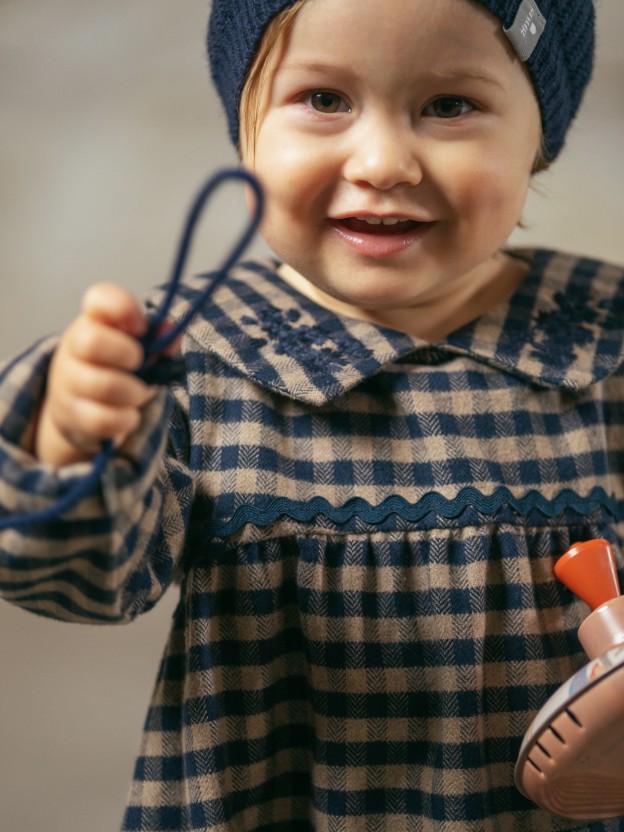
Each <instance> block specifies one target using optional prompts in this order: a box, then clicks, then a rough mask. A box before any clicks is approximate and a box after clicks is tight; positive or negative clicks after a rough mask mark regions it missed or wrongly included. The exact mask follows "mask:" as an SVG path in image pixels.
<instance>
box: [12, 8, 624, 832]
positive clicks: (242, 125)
mask: <svg viewBox="0 0 624 832" xmlns="http://www.w3.org/2000/svg"><path fill="white" fill-rule="evenodd" d="M593 31H594V14H593V8H592V3H591V2H590V0H539V2H533V0H480V1H479V2H476V0H436V2H431V0H391V2H389V0H303V2H289V0H213V3H212V12H211V23H210V31H209V52H210V59H211V67H212V73H213V77H214V80H215V83H216V86H217V88H218V91H219V93H220V95H221V97H222V99H223V102H224V105H225V111H226V113H227V117H228V123H229V130H230V134H231V137H232V139H233V141H234V142H235V143H236V145H237V146H238V148H239V152H240V156H241V159H242V162H243V164H244V165H245V166H246V167H247V168H248V169H250V170H251V171H253V172H254V173H255V174H256V175H257V176H258V177H259V179H260V181H261V182H262V183H263V186H264V189H265V192H266V197H267V209H266V214H265V218H264V221H263V225H262V233H263V236H264V238H265V239H266V241H267V242H268V244H269V245H270V246H271V248H272V249H273V251H274V252H275V259H270V260H267V261H263V262H249V263H245V264H243V265H241V266H239V267H236V268H234V269H232V271H231V274H230V275H229V276H228V279H227V280H226V281H225V282H223V283H221V284H220V285H219V286H218V287H217V288H216V290H215V292H214V294H213V295H212V297H211V301H210V304H208V306H207V308H205V309H204V311H203V312H202V313H201V315H199V316H198V317H197V318H196V319H195V320H194V321H193V322H192V324H191V325H190V326H189V328H188V331H187V333H186V337H185V339H184V343H183V345H182V347H181V355H182V357H183V359H184V363H185V376H184V379H183V380H181V381H178V382H176V383H174V384H172V385H171V388H170V391H169V393H167V392H166V391H164V390H162V389H161V390H160V391H159V392H156V393H155V392H154V391H153V389H152V388H151V387H150V386H149V385H147V384H145V383H144V382H143V381H141V380H140V379H139V378H137V377H136V376H135V375H134V372H133V371H134V370H135V369H136V368H137V367H139V365H140V364H141V361H142V348H141V346H140V343H139V338H140V337H141V335H142V334H143V333H144V332H145V329H146V327H147V323H146V315H145V312H144V311H143V310H142V308H141V306H140V305H139V304H138V302H137V301H136V300H134V298H133V297H132V296H130V295H129V294H128V293H127V292H126V291H125V290H123V289H122V288H120V287H117V286H114V285H108V284H106V285H98V286H96V287H94V288H92V289H90V290H89V291H88V292H87V294H86V296H85V300H84V304H83V308H82V312H81V314H80V315H79V317H78V318H77V320H76V321H75V322H74V323H73V324H72V325H71V326H70V327H69V328H68V329H67V331H66V332H65V333H64V334H63V335H62V337H61V338H60V340H58V342H57V341H56V340H53V341H46V342H44V343H42V344H39V345H38V346H36V347H35V348H33V349H32V350H30V351H29V352H28V353H27V354H26V355H24V356H22V357H21V358H20V359H19V360H16V361H14V362H12V363H11V364H10V365H9V366H8V368H7V369H6V370H5V372H4V374H3V378H2V399H1V405H0V408H1V409H0V439H1V445H0V475H1V486H0V497H1V504H2V507H3V511H4V513H5V515H9V514H16V515H17V514H23V513H24V512H30V511H33V510H35V509H41V508H45V507H46V506H48V505H51V504H53V503H54V502H55V501H56V500H57V499H58V498H59V496H61V495H63V494H65V493H66V492H67V489H70V488H72V487H73V485H75V483H76V481H77V480H78V479H79V478H80V477H82V476H83V475H84V474H85V471H88V470H89V466H90V461H91V460H92V458H93V456H94V454H95V453H96V451H97V450H98V448H99V447H100V445H101V443H102V441H103V440H105V439H110V438H112V439H113V441H114V444H115V448H116V453H115V456H114V459H113V460H112V461H111V464H110V465H109V466H108V467H107V468H106V470H105V471H104V473H103V475H102V478H101V484H100V486H99V487H98V488H97V489H96V490H94V491H93V492H92V493H91V494H89V495H88V496H86V497H85V498H84V499H83V500H82V501H81V502H80V504H79V505H77V506H75V507H74V508H71V509H69V510H68V511H66V512H64V513H62V515H61V516H59V517H58V518H56V519H52V520H50V521H49V522H48V523H47V524H45V525H43V524H41V523H38V524H32V525H31V526H27V527H26V528H23V529H11V530H7V531H5V532H3V533H2V535H1V536H0V587H1V589H2V592H3V594H4V596H5V597H6V598H7V599H8V600H9V601H12V602H13V603H16V604H19V605H21V606H22V607H24V608H26V609H30V610H33V611H35V612H38V613H41V614H43V615H48V616H52V617H56V618H62V619H65V620H68V621H77V622H87V623H123V622H129V621H131V620H132V619H133V618H135V616H137V615H139V614H141V613H143V612H145V611H147V610H149V609H150V608H151V607H152V606H153V605H154V604H156V603H157V601H158V600H159V598H160V597H161V596H162V595H163V593H164V592H165V590H166V589H167V587H169V586H170V584H171V583H172V582H174V581H176V580H179V582H180V602H179V605H178V607H177V610H176V613H175V617H174V621H173V626H172V630H171V635H170V638H169V642H168V645H167V648H166V652H165V654H164V658H163V661H162V665H161V668H160V672H159V674H158V679H157V683H156V686H155V690H154V693H153V699H152V702H151V706H150V708H149V712H148V716H147V720H146V723H145V733H144V741H143V746H142V749H141V752H140V756H139V758H138V761H137V764H136V770H135V777H134V784H133V787H132V791H131V795H130V799H129V805H128V808H127V811H126V814H125V819H124V822H123V828H124V830H136V831H137V832H138V830H141V832H148V831H151V830H210V832H226V830H227V832H306V830H309V831H310V832H311V831H312V830H316V831H317V832H503V830H504V832H509V830H513V832H549V831H550V830H562V829H576V830H584V831H585V832H588V830H593V831H594V832H598V830H624V820H622V819H620V820H617V819H613V820H609V821H604V822H602V823H594V824H583V823H580V822H578V821H576V822H573V821H566V820H564V819H561V818H556V817H554V816H553V815H550V814H548V813H547V812H545V811H543V810H541V809H539V808H538V807H536V806H535V805H533V804H532V803H531V802H530V801H528V800H527V799H526V798H525V797H523V796H522V795H521V794H520V793H519V792H518V791H517V789H516V788H515V786H514V762H515V759H516V756H517V753H518V750H519V747H520V742H521V739H522V736H523V734H524V732H525V731H526V730H527V728H528V726H529V724H530V722H531V719H532V717H533V716H534V714H535V712H536V710H537V709H538V708H540V707H541V706H542V705H543V704H544V702H545V701H546V699H547V697H548V696H549V695H550V694H551V693H552V692H553V691H554V690H555V688H557V687H558V686H559V685H560V684H561V683H562V682H564V681H565V680H566V679H567V678H568V677H569V676H571V675H572V673H573V672H574V671H576V670H577V669H578V668H579V667H580V666H581V665H582V664H583V663H584V662H585V660H586V659H585V656H584V654H583V652H582V650H581V648H580V645H579V643H578V640H577V636H576V631H577V628H578V625H579V624H580V622H581V621H582V619H583V618H584V611H583V607H582V604H581V603H580V602H578V601H576V600H575V599H573V598H572V597H571V595H570V593H569V592H568V591H567V590H565V589H564V588H562V587H561V586H559V585H558V584H557V582H556V581H555V579H554V577H553V563H554V560H555V559H556V558H557V557H558V556H559V555H561V554H562V553H563V552H564V551H565V550H566V549H567V548H568V547H569V546H570V545H571V544H572V543H573V542H576V541H582V540H585V539H588V538H593V537H604V538H608V539H609V540H610V541H611V542H612V543H613V544H615V545H616V546H618V544H619V543H620V541H621V536H622V532H623V527H622V519H623V516H624V515H623V509H624V478H623V472H624V406H623V402H624V382H623V379H622V374H623V369H622V367H623V356H624V345H623V335H624V328H623V326H622V320H623V311H624V310H623V303H622V301H623V290H624V280H623V278H624V274H623V271H622V269H620V268H616V267H614V266H611V265H608V264H605V263H601V262H597V261H595V260H590V259H586V258H582V257H576V256H572V255H569V254H561V253H557V252H554V251H549V250H523V251H509V250H506V249H505V248H504V246H505V242H506V240H507V238H508V236H509V235H510V233H511V231H512V230H513V229H514V227H515V226H516V225H517V223H518V221H519V219H520V216H521V212H522V209H523V205H524V201H525V197H526V193H527V188H528V187H529V184H530V182H531V177H532V175H533V173H534V172H535V171H537V170H539V169H541V168H543V167H544V166H546V165H547V164H548V163H550V162H551V161H552V160H553V159H554V158H555V157H556V156H557V155H558V154H559V151H560V150H561V148H562V145H563V143H564V140H565V136H566V133H567V130H568V127H569V125H570V123H571V121H572V119H573V117H574V115H575V113H576V111H577V108H578V106H579V102H580V100H581V97H582V94H583V91H584V89H585V87H586V84H587V82H588V79H589V76H590V73H591V66H592V58H593ZM212 279H213V278H211V276H210V275H203V276H200V277H197V278H194V279H192V280H190V281H189V282H188V283H187V284H186V285H185V286H184V288H183V290H182V291H181V294H180V297H179V298H178V300H177V301H176V303H175V304H174V306H173V308H172V311H171V317H172V318H173V319H179V318H180V317H181V316H182V315H183V314H184V311H185V309H187V308H188V306H189V304H191V303H192V302H193V300H194V298H196V297H197V296H198V294H199V293H200V292H201V291H202V290H203V288H204V287H205V286H206V285H208V284H209V283H210V281H211V280H212ZM160 296H161V293H159V292H155V293H154V295H153V297H152V298H151V304H152V305H154V304H156V303H157V301H158V299H159V297H160ZM618 557H620V555H619V550H618Z"/></svg>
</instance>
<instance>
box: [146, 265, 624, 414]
mask: <svg viewBox="0 0 624 832" xmlns="http://www.w3.org/2000/svg"><path fill="white" fill-rule="evenodd" d="M512 254H513V255H514V256H516V257H520V258H521V259H523V260H524V261H525V262H526V263H527V264H528V267H529V272H528V274H527V276H526V277H525V279H524V281H523V283H522V284H521V286H520V288H519V289H518V290H517V291H516V293H515V294H514V295H513V296H512V297H511V298H510V299H509V300H508V301H506V302H505V303H502V304H500V305H498V306H497V307H496V308H495V309H493V310H491V311H490V312H488V313H487V314H485V315H483V316H482V317H481V318H479V319H477V320H476V321H474V322H472V323H471V324H469V325H468V326H465V327H462V328H461V329H459V330H457V331H456V332H454V333H452V334H451V335H450V336H448V337H447V338H445V339H442V340H441V341H439V342H437V343H436V344H435V345H430V344H427V343H425V342H423V341H420V340H418V339H416V338H413V337H411V336H409V335H405V334H403V333H401V332H397V331H395V330H392V329H389V328H386V327H381V326H378V325H376V324H372V323H369V322H367V321H359V320H356V319H353V318H346V317H342V316H340V315H336V314H335V313H333V312H331V311H329V310H326V309H324V308H323V307H320V306H318V305H317V304H316V303H314V302H313V301H311V300H309V299H308V298H306V297H304V296H303V295H301V294H300V293H299V292H297V291H296V290H295V289H293V288H292V287H291V286H289V285H288V284H287V283H285V282H284V281H283V280H282V279H281V278H279V277H278V276H277V274H276V264H275V263H274V262H272V261H266V262H253V263H246V264H243V265H241V266H239V267H237V268H236V269H234V270H233V271H232V273H231V275H229V276H228V278H227V279H226V280H225V281H224V282H223V283H221V284H220V285H219V286H218V287H217V288H216V289H215V291H214V293H213V294H212V295H211V297H210V300H209V301H208V303H207V305H206V307H205V308H204V309H203V311H202V312H201V313H200V314H199V315H197V317H196V318H195V319H194V320H193V321H192V322H191V324H190V326H189V328H188V330H187V333H188V335H189V336H190V338H191V339H192V340H193V341H195V342H196V343H197V345H198V346H199V347H200V348H201V349H203V350H206V351H208V352H210V353H212V354H214V355H215V356H217V357H218V358H219V359H220V360H221V361H223V362H225V363H226V364H228V365H229V366H231V367H232V368H234V369H235V370H236V371H237V372H240V373H241V374H242V375H244V376H246V377H247V378H249V379H251V380H252V381H254V382H255V383H257V384H259V385H261V386H262V387H265V388H267V389H269V390H272V391H273V392H276V393H280V394H282V395H284V396H289V397H291V398H293V399H297V400H299V401H302V402H304V403H307V404H309V405H313V406H322V405H324V404H327V403H329V402H331V401H334V400H336V399H337V398H339V397H340V396H341V395H343V394H344V393H346V392H348V391H349V390H351V389H353V388H354V387H356V386H357V385H358V384H360V383H361V382H362V381H364V380H366V379H368V378H371V377H372V376H374V375H375V374H376V373H377V372H379V371H380V370H381V369H383V368H384V367H387V366H388V365H390V364H392V363H394V362H396V361H399V360H401V359H403V358H406V357H407V356H410V360H411V361H412V362H417V361H418V358H419V353H420V354H422V356H423V357H424V356H425V355H430V354H431V352H432V351H434V352H438V353H439V352H446V353H455V354H464V355H468V356H471V357H472V358H474V359H475V360H476V361H479V362H483V363H485V364H489V365H491V366H493V367H497V368H499V369H501V370H503V371H505V372H508V373H511V374H515V375H517V376H520V377H522V378H524V379H526V380H527V381H529V382H531V383H534V384H536V385H540V386H544V387H561V388H567V389H573V390H579V389H583V388H585V387H588V386H589V385H591V384H592V383H594V382H595V381H597V380H600V379H602V378H605V377H606V376H608V375H610V374H613V373H614V372H616V371H617V370H618V369H619V368H620V366H621V365H622V362H623V361H624V280H623V276H624V272H623V270H622V269H621V268H619V267H615V266H609V265H606V264H602V263H600V262H597V261H594V260H590V259H587V258H577V257H573V256H570V255H564V254H559V253H556V252H551V251H546V250H534V251H531V250H525V251H515V252H512ZM213 279H214V277H212V276H211V275H209V274H208V275H200V276H198V277H195V278H192V279H191V280H190V281H188V282H186V283H184V284H183V286H181V288H180V292H179V296H178V298H177V300H176V302H175V303H174V305H173V307H172V310H171V313H170V314H171V317H173V318H174V319H179V318H180V317H181V316H182V315H183V314H184V311H185V310H186V309H187V308H188V306H189V304H190V303H192V301H193V300H194V299H195V298H196V297H197V294H198V293H199V292H200V291H202V290H203V289H204V287H205V286H206V282H207V281H210V280H213ZM158 299H159V298H158V294H157V295H156V297H155V298H154V301H153V302H157V301H158Z"/></svg>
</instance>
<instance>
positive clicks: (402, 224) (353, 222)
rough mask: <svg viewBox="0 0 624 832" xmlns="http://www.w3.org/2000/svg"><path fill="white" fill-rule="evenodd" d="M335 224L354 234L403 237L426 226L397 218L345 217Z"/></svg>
mask: <svg viewBox="0 0 624 832" xmlns="http://www.w3.org/2000/svg"><path fill="white" fill-rule="evenodd" d="M337 222H338V223H339V224H340V225H342V226H344V228H345V229H346V230H347V231H353V232H354V233H356V234H374V235H376V236H386V235H404V234H405V233H407V232H410V231H415V230H416V229H417V228H419V227H420V226H422V225H427V224H428V223H422V222H416V221H415V220H404V219H400V218H398V217H383V218H382V217H366V218H364V217H345V218H343V219H341V220H337Z"/></svg>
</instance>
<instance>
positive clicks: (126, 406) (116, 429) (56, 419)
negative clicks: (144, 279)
mask: <svg viewBox="0 0 624 832" xmlns="http://www.w3.org/2000/svg"><path fill="white" fill-rule="evenodd" d="M146 329H147V321H146V318H145V314H144V312H143V311H142V309H141V307H140V305H139V303H138V301H137V300H136V299H135V298H134V296H133V295H131V294H130V293H129V292H127V291H126V290H125V289H122V288H121V287H119V286H115V285H113V284H109V283H102V284H98V285H96V286H93V287H92V288H91V289H89V290H88V291H87V293H86V294H85V296H84V299H83V303H82V311H81V314H80V315H79V316H78V318H76V320H75V321H74V322H73V323H72V324H71V325H70V326H69V327H68V329H67V330H66V331H65V333H64V335H63V336H62V338H61V341H60V343H59V345H58V348H57V350H56V352H55V354H54V357H53V359H52V362H51V365H50V371H49V375H48V384H47V392H46V396H45V399H44V402H43V406H42V409H41V413H40V416H39V420H38V423H37V427H36V431H35V436H34V440H33V451H34V454H35V456H36V457H37V458H38V459H39V460H40V461H42V462H47V463H50V464H51V465H53V466H54V467H57V468H58V467H62V466H64V465H68V464H71V463H73V462H80V461H83V460H88V459H91V458H92V457H93V456H94V455H95V454H96V453H97V451H98V450H99V448H100V447H101V445H102V442H103V441H104V440H105V439H112V440H113V441H114V442H115V444H116V445H117V446H119V445H121V444H122V443H123V441H124V440H125V439H126V438H127V437H128V436H129V435H130V434H132V433H133V432H134V431H135V430H136V429H137V428H138V427H139V425H140V422H141V410H142V408H143V407H144V406H145V405H146V404H147V403H148V402H149V401H150V400H151V399H152V398H153V396H154V394H155V392H156V391H155V389H154V388H151V387H149V386H148V385H147V384H145V383H144V382H143V381H141V380H140V379H138V378H137V377H136V376H135V375H134V371H135V370H137V369H138V368H139V366H140V365H141V363H142V360H143V349H142V347H141V345H140V343H139V341H138V340H137V339H138V338H140V336H141V335H143V334H144V333H145V331H146Z"/></svg>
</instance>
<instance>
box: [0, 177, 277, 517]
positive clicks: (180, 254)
mask: <svg viewBox="0 0 624 832" xmlns="http://www.w3.org/2000/svg"><path fill="white" fill-rule="evenodd" d="M232 180H239V181H241V182H242V183H244V184H245V185H248V186H249V187H250V188H251V190H252V192H253V194H254V207H253V212H252V216H251V219H250V220H249V223H248V224H247V227H246V228H245V230H244V231H243V233H242V234H241V236H240V238H239V239H238V240H237V241H236V243H235V244H234V246H233V247H232V250H231V251H230V253H229V254H228V255H227V257H226V258H225V260H224V262H223V263H222V264H221V266H220V267H219V268H218V269H217V270H216V271H214V272H212V273H211V277H212V278H213V280H212V281H211V282H210V283H209V284H208V285H207V286H206V288H205V289H204V291H203V292H201V293H200V294H199V295H198V297H197V298H196V299H195V300H194V302H193V303H192V304H191V305H190V306H189V308H188V309H187V311H186V312H185V313H184V315H183V316H182V317H181V318H180V320H178V321H176V322H175V324H173V325H171V326H167V328H166V329H162V325H163V324H164V323H165V322H166V320H167V315H168V313H169V310H170V308H171V304H172V303H173V301H174V299H175V296H176V293H177V290H178V287H179V284H180V281H181V279H182V274H183V272H184V268H185V266H186V261H187V259H188V254H189V251H190V247H191V243H192V240H193V235H194V233H195V229H196V227H197V223H198V221H199V219H200V217H201V214H202V212H203V210H204V208H205V207H206V203H207V202H208V200H209V199H210V197H211V196H212V194H213V193H214V191H215V190H216V189H217V188H219V187H220V186H221V185H222V184H223V183H224V182H227V181H232ZM263 211H264V194H263V192H262V188H261V187H260V184H259V183H258V181H257V180H256V179H255V178H254V177H253V176H252V175H251V174H250V173H249V172H248V171H246V170H242V169H239V168H232V169H230V168H226V169H225V170H222V171H219V172H218V173H216V174H215V175H214V176H212V177H211V178H210V179H209V180H208V181H207V182H206V183H205V185H204V186H203V187H202V188H201V190H200V191H199V193H198V194H197V196H196V197H195V201H194V202H193V204H192V206H191V209H190V211H189V213H188V216H187V219H186V222H185V224H184V228H183V232H182V237H181V239H180V242H179V244H178V250H177V254H176V258H175V261H174V265H173V269H172V272H171V276H170V279H169V281H168V283H167V292H166V294H165V297H164V299H163V301H162V303H161V305H160V306H159V308H158V309H157V310H156V312H155V313H153V314H152V315H151V316H150V319H149V322H148V330H147V333H146V334H145V335H144V336H143V337H142V338H141V344H142V345H143V349H144V361H143V364H142V365H141V367H140V368H139V369H138V370H137V375H138V376H139V377H140V378H142V379H143V380H144V381H146V382H147V383H149V384H166V383H168V382H170V381H172V380H173V379H174V378H176V377H178V376H179V371H180V367H179V365H178V364H177V362H176V361H175V359H170V358H163V357H161V356H160V354H161V353H162V352H163V350H165V349H166V348H167V347H168V346H170V344H172V343H173V342H174V341H175V340H176V338H178V337H179V336H180V335H181V334H182V333H183V332H184V330H185V329H186V327H187V326H188V325H189V323H190V322H191V320H192V319H193V318H194V317H195V315H197V313H198V312H199V311H200V310H201V309H202V308H203V307H204V306H205V304H206V303H207V301H208V299H209V298H210V296H211V294H212V293H213V292H214V290H215V289H216V288H217V286H218V285H219V284H220V283H221V282H222V281H223V280H224V279H225V278H226V277H227V275H228V272H229V270H230V269H231V268H232V267H233V266H234V265H235V264H236V262H237V261H238V260H239V259H240V257H241V256H242V254H243V252H244V251H245V249H246V248H247V246H248V245H249V243H250V242H251V240H252V239H253V237H254V235H255V233H256V231H257V230H258V227H259V225H260V222H261V220H262V214H263ZM114 451H115V449H114V446H113V443H112V441H111V440H107V441H105V442H104V443H103V445H102V449H101V450H100V451H99V452H98V453H97V454H96V456H95V457H94V459H93V463H92V467H91V470H90V471H89V473H88V474H86V475H85V476H84V477H81V478H80V479H79V480H77V481H76V482H75V483H74V484H73V485H72V486H71V487H70V488H69V489H68V490H67V493H66V494H64V495H63V496H62V497H59V499H58V500H57V501H56V502H54V503H53V504H52V505H50V506H48V507H47V508H45V509H41V510H40V511H33V512H30V513H27V514H19V515H9V516H8V517H3V518H0V531H2V530H3V529H10V528H11V529H16V528H23V527H25V526H31V525H33V524H34V523H47V522H49V521H51V520H55V519H57V518H58V517H59V516H60V515H61V514H63V513H64V512H66V511H68V510H69V509H71V508H73V507H74V506H75V505H76V504H77V503H79V502H80V501H81V500H83V499H84V498H85V497H87V496H88V495H89V494H90V493H91V492H92V491H93V490H94V489H95V488H96V486H97V484H98V483H99V482H100V479H101V477H102V474H103V473H104V470H105V468H106V466H107V464H108V462H109V460H110V459H111V457H112V456H113V454H114Z"/></svg>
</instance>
